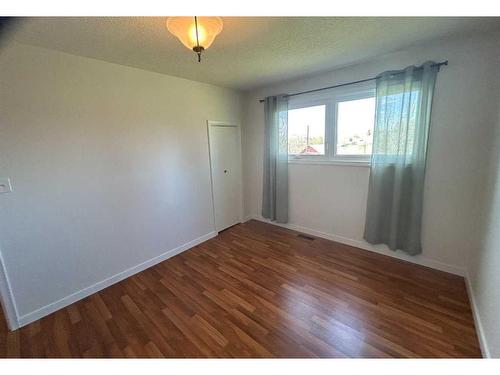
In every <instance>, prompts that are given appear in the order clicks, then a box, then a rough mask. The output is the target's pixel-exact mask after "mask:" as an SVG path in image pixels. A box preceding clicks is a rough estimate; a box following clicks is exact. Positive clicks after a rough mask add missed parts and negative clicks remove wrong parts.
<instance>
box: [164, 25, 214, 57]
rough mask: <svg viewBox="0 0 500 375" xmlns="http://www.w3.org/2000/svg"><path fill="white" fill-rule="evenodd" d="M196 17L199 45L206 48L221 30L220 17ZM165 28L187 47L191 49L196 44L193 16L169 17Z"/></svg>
mask: <svg viewBox="0 0 500 375" xmlns="http://www.w3.org/2000/svg"><path fill="white" fill-rule="evenodd" d="M196 19H197V21H198V40H199V43H200V47H203V48H204V49H207V48H208V47H210V45H211V44H212V43H213V41H214V39H215V37H216V36H217V35H218V34H219V33H220V32H221V31H222V19H221V18H220V17H196ZM167 29H168V31H170V32H171V33H172V34H174V35H175V36H176V37H177V38H178V39H179V40H180V41H181V42H182V44H184V45H185V46H186V47H187V48H189V49H191V50H192V49H193V48H194V47H196V46H197V42H196V25H195V21H194V17H169V18H168V19H167Z"/></svg>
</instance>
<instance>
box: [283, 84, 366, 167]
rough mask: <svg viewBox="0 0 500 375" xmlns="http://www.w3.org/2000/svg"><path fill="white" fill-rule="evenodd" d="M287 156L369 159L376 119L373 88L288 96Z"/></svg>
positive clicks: (353, 159) (314, 158) (303, 158)
mask: <svg viewBox="0 0 500 375" xmlns="http://www.w3.org/2000/svg"><path fill="white" fill-rule="evenodd" d="M289 104H290V105H289V110H288V154H289V159H290V160H297V159H299V160H303V161H313V162H314V161H357V162H366V161H369V159H370V156H371V153H372V143H373V126H374V120H375V88H374V85H373V86H364V87H361V88H360V87H357V88H356V87H349V88H343V89H342V90H337V91H330V92H328V93H322V94H320V95H317V94H316V95H314V96H313V95H311V96H306V95H304V97H297V98H291V100H290V103H289Z"/></svg>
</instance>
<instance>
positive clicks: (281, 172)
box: [262, 95, 288, 223]
mask: <svg viewBox="0 0 500 375" xmlns="http://www.w3.org/2000/svg"><path fill="white" fill-rule="evenodd" d="M264 112H265V141H264V187H263V197H262V216H263V217H265V218H267V219H270V220H273V221H276V222H278V223H286V222H288V99H287V98H286V96H284V95H278V96H270V97H267V98H266V100H265V104H264Z"/></svg>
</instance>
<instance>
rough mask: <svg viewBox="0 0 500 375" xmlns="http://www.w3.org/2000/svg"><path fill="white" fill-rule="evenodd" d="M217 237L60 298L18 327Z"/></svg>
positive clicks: (23, 318) (212, 234) (25, 317)
mask: <svg viewBox="0 0 500 375" xmlns="http://www.w3.org/2000/svg"><path fill="white" fill-rule="evenodd" d="M215 236H217V232H210V233H208V234H205V235H203V236H201V237H199V238H196V239H194V240H193V241H190V242H188V243H186V244H184V245H181V246H179V247H177V248H175V249H172V250H169V251H167V252H165V253H163V254H161V255H158V256H156V257H154V258H152V259H149V260H147V261H145V262H143V263H141V264H138V265H136V266H133V267H131V268H129V269H127V270H125V271H122V272H120V273H117V274H116V275H114V276H111V277H108V278H107V279H104V280H102V281H99V282H97V283H95V284H94V285H91V286H89V287H87V288H84V289H82V290H79V291H77V292H75V293H73V294H70V295H69V296H66V297H64V298H61V299H60V300H57V301H55V302H52V303H50V304H48V305H46V306H43V307H41V308H39V309H37V310H35V311H33V312H30V313H28V314H25V315H23V316H20V317H18V318H17V320H18V323H19V324H18V327H22V326H25V325H27V324H29V323H32V322H34V321H36V320H38V319H41V318H43V317H44V316H47V315H49V314H52V313H53V312H55V311H57V310H60V309H62V308H64V307H66V306H68V305H71V304H72V303H75V302H77V301H79V300H81V299H83V298H85V297H88V296H89V295H91V294H94V293H96V292H98V291H100V290H102V289H104V288H107V287H108V286H111V285H113V284H116V283H117V282H119V281H122V280H124V279H126V278H127V277H130V276H132V275H135V274H136V273H139V272H141V271H144V270H145V269H147V268H149V267H152V266H154V265H155V264H158V263H160V262H163V261H164V260H166V259H168V258H171V257H173V256H174V255H177V254H180V253H182V252H183V251H186V250H188V249H190V248H192V247H194V246H196V245H199V244H200V243H202V242H205V241H207V240H209V239H210V238H213V237H215Z"/></svg>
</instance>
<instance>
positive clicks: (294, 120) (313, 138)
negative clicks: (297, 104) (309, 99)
mask: <svg viewBox="0 0 500 375" xmlns="http://www.w3.org/2000/svg"><path fill="white" fill-rule="evenodd" d="M325 114H326V106H325V105H316V106H312V107H304V108H297V109H291V110H289V111H288V154H291V155H325Z"/></svg>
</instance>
